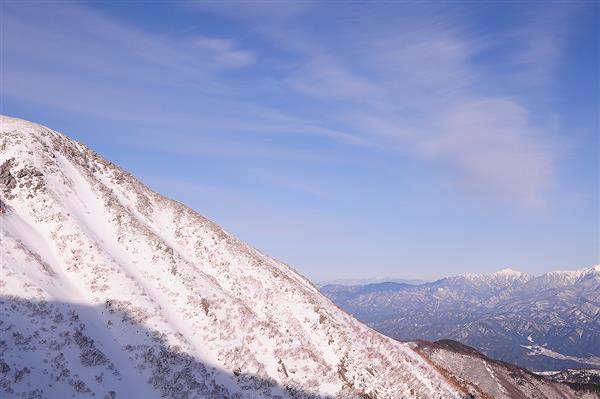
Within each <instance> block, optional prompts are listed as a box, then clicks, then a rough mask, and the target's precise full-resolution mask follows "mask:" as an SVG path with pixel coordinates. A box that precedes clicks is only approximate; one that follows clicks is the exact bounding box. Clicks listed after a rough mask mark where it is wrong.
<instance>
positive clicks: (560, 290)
mask: <svg viewBox="0 0 600 399" xmlns="http://www.w3.org/2000/svg"><path fill="white" fill-rule="evenodd" d="M321 291H322V292H323V293H324V294H325V295H327V296H328V297H329V298H330V299H332V300H333V301H334V302H335V303H337V304H338V305H339V306H340V307H342V308H343V309H344V310H346V311H348V312H349V313H351V314H353V315H354V316H355V317H357V318H358V319H360V320H361V321H363V322H365V323H366V324H368V325H369V326H371V327H373V328H375V329H376V330H378V331H380V332H382V333H383V334H386V335H388V336H390V337H393V338H396V339H399V340H415V339H428V340H434V341H435V340H441V339H453V340H457V341H460V342H463V343H465V344H467V345H471V346H473V347H475V348H477V349H479V350H481V351H482V352H483V353H485V354H486V355H488V356H490V357H493V358H496V359H500V360H503V361H507V362H511V363H516V364H518V365H519V366H522V367H527V368H530V369H532V370H561V369H564V368H582V367H584V368H593V367H599V366H600V269H599V268H598V266H596V267H593V268H590V269H585V270H582V271H579V272H553V273H548V274H546V275H543V276H540V277H532V276H528V275H525V274H522V273H518V272H511V273H508V272H505V273H504V274H502V273H496V274H495V275H490V276H477V275H470V276H460V277H452V278H446V279H442V280H439V281H435V282H433V283H427V284H421V285H413V286H410V285H403V284H395V285H392V284H390V283H387V284H372V285H367V286H352V287H345V286H339V285H338V286H333V285H329V286H324V287H322V288H321Z"/></svg>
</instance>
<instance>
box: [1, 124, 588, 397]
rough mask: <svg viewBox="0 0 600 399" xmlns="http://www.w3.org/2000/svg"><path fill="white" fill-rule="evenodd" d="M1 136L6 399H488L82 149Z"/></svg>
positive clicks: (10, 129)
mask: <svg viewBox="0 0 600 399" xmlns="http://www.w3.org/2000/svg"><path fill="white" fill-rule="evenodd" d="M0 126H1V135H0V200H1V201H2V203H1V204H0V208H2V212H1V213H0V264H1V266H2V273H1V278H0V392H1V394H0V395H1V396H2V397H50V398H56V397H60V398H62V397H92V396H93V397H101V398H109V399H111V398H153V397H173V398H303V397H304V398H315V399H316V398H329V397H336V398H378V399H382V398H463V397H486V396H485V395H480V392H483V391H481V390H480V389H479V388H477V386H476V384H477V381H478V380H477V378H478V376H474V377H473V378H471V377H470V376H468V375H465V376H462V377H461V379H460V382H457V381H458V380H457V379H456V378H455V377H453V376H452V375H451V374H448V372H447V371H444V370H441V369H440V368H439V366H437V365H436V364H435V363H434V362H432V360H431V359H429V358H428V357H427V356H428V355H427V354H425V352H424V351H421V350H415V349H416V348H415V346H414V344H411V343H400V342H397V341H395V340H393V339H390V338H387V337H385V336H383V335H381V334H379V333H377V332H375V331H373V330H371V329H369V328H367V327H366V326H364V325H362V324H361V323H359V322H358V321H356V320H355V319H354V318H352V317H351V316H349V315H348V314H346V313H344V312H343V311H341V310H340V309H339V308H338V307H337V306H335V305H334V304H333V303H332V302H330V301H329V300H328V299H327V298H326V297H324V296H322V295H321V294H320V293H319V292H318V290H317V289H316V288H315V287H314V286H313V285H311V284H310V283H309V282H308V281H307V280H306V279H305V278H303V277H302V276H301V275H299V274H298V273H296V272H295V271H294V270H292V269H291V268H289V267H288V266H286V265H284V264H282V263H280V262H277V261H275V260H273V259H271V258H268V257H267V256H265V255H263V254H261V253H260V252H259V251H257V250H255V249H253V248H251V247H249V246H247V245H245V244H244V243H242V242H240V241H238V240H237V239H236V238H235V237H233V236H231V235H230V234H228V233H227V232H226V231H224V230H222V229H221V228H219V227H218V226H216V225H215V224H213V223H211V222H210V221H208V220H206V219H205V218H203V217H202V216H200V215H198V214H197V213H195V212H194V211H192V210H190V209H189V208H186V207H185V206H183V205H181V204H179V203H177V202H175V201H172V200H169V199H167V198H164V197H162V196H160V195H158V194H156V193H153V192H151V191H150V190H148V189H147V188H146V187H145V186H143V185H142V184H141V183H140V182H138V181H137V180H136V179H135V178H133V177H132V176H131V175H129V174H128V173H126V172H124V171H123V170H121V169H119V168H118V167H116V166H115V165H114V164H112V163H110V162H108V161H106V160H104V159H103V158H101V157H100V156H99V155H98V154H96V153H94V152H93V151H91V150H89V149H87V148H86V147H85V146H83V145H81V144H79V143H77V142H75V141H73V140H70V139H68V138H67V137H65V136H64V135H62V134H60V133H57V132H55V131H52V130H50V129H48V128H45V127H43V126H40V125H36V124H33V123H29V122H26V121H23V120H19V119H14V118H9V117H2V118H1V119H0ZM437 355H438V356H441V358H443V357H444V355H443V353H442V354H441V355H440V354H439V353H438V354H437ZM451 355H452V354H451V352H448V356H451ZM546 383H547V384H549V386H552V385H553V384H554V383H552V382H550V381H546ZM563 391H564V392H565V394H564V395H563V394H562V393H561V395H559V396H557V395H554V394H551V395H548V396H541V397H547V398H555V397H556V398H558V397H592V396H589V395H588V396H586V395H587V394H583V396H582V395H581V394H580V393H578V392H576V391H572V390H570V389H569V388H566V387H562V388H560V392H563ZM549 392H555V390H550V391H549ZM594 397H595V396H594Z"/></svg>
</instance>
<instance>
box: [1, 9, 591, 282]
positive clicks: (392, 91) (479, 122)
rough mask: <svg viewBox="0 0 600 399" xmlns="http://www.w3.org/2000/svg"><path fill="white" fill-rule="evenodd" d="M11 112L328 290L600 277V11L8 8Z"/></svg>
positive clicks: (6, 87) (6, 99)
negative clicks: (559, 274)
mask: <svg viewBox="0 0 600 399" xmlns="http://www.w3.org/2000/svg"><path fill="white" fill-rule="evenodd" d="M1 4H2V5H1V7H2V21H1V22H2V57H1V58H2V74H1V78H2V104H1V107H2V113H4V114H9V115H13V116H18V117H22V118H25V119H29V120H32V121H36V122H39V123H43V124H46V125H48V126H49V127H51V128H53V129H56V130H60V131H62V132H64V133H66V134H68V135H70V136H71V137H74V138H76V139H78V140H80V141H82V142H84V143H85V144H87V145H89V146H91V147H92V148H94V149H95V150H96V151H98V152H99V153H101V154H102V155H104V156H105V157H107V158H108V159H110V160H112V161H114V162H116V163H117V164H119V165H121V166H122V167H124V168H126V169H127V170H129V171H131V172H132V173H134V174H135V175H137V176H138V177H139V178H140V179H142V180H143V181H144V182H145V183H147V184H148V185H149V186H150V187H152V188H153V189H155V190H157V191H159V192H161V193H163V194H165V195H168V196H170V197H173V198H175V199H177V200H179V201H182V202H184V203H186V204H187V205H189V206H191V207H192V208H194V209H196V210H197V211H198V212H200V213H201V214H204V215H205V216H208V217H209V218H211V219H213V220H214V221H216V222H217V223H219V224H220V225H222V226H223V227H225V228H226V229H227V230H229V231H231V232H233V233H234V234H236V235H238V236H239V237H240V238H242V239H243V240H245V241H247V242H249V243H250V244H252V245H253V246H255V247H257V248H259V249H261V250H262V251H263V252H266V253H268V254H269V255H271V256H274V257H276V258H278V259H280V260H282V261H284V262H286V263H289V264H291V265H292V266H294V267H295V268H297V269H298V270H299V271H300V272H301V273H303V274H305V275H306V276H308V277H310V278H313V279H315V280H327V279H335V278H344V277H346V278H357V277H358V278H360V277H373V276H393V277H404V278H435V277H440V276H445V275H453V274H458V273H464V272H491V271H494V270H498V269H501V268H504V267H512V268H515V269H519V270H522V271H526V272H530V273H535V274H538V273H543V272H545V271H549V270H554V269H562V268H567V269H568V268H579V267H586V266H590V265H592V264H594V263H598V262H599V261H600V260H599V257H600V256H599V253H598V251H599V249H598V247H599V223H600V220H599V219H600V214H599V209H598V207H599V197H598V195H599V194H598V189H599V187H598V177H599V176H598V172H599V165H598V149H599V148H598V145H599V143H598V133H599V131H600V126H599V117H598V110H599V109H600V108H599V105H600V80H599V74H598V71H599V70H600V62H599V57H600V55H599V53H600V50H599V48H600V40H599V38H600V27H599V24H598V23H597V21H598V20H600V5H599V4H600V3H598V2H564V3H563V2H497V3H495V2H480V3H479V2H465V3H460V2H454V3H451V2H447V3H446V2H419V3H410V2H360V1H354V2H312V1H304V2H266V1H263V2H258V1H257V2H211V1H204V2H179V3H170V4H163V3H158V2H148V3H144V2H133V1H131V2H90V3H79V2H49V1H48V2H36V3H27V2H2V3H1Z"/></svg>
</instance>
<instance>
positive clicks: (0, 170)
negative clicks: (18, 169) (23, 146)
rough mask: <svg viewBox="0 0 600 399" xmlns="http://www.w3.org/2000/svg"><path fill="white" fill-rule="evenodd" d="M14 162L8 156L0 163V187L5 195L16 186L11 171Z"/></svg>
mask: <svg viewBox="0 0 600 399" xmlns="http://www.w3.org/2000/svg"><path fill="white" fill-rule="evenodd" d="M14 163H15V159H14V158H10V159H7V160H6V161H4V163H2V165H0V187H1V188H2V191H3V192H4V195H6V196H9V195H10V192H11V191H12V189H13V188H15V187H16V186H17V180H16V179H15V177H14V176H13V175H12V173H11V168H12V167H13V165H14Z"/></svg>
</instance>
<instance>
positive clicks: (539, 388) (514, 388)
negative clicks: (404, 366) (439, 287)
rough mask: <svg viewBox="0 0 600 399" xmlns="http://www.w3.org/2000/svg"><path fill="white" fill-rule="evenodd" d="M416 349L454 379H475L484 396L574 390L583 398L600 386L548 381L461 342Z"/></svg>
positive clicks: (515, 398)
mask: <svg viewBox="0 0 600 399" xmlns="http://www.w3.org/2000/svg"><path fill="white" fill-rule="evenodd" d="M413 345H414V348H415V350H417V351H419V352H421V353H423V354H424V355H425V356H426V357H427V358H428V359H430V361H431V362H432V363H433V364H435V365H436V366H437V367H438V368H439V369H440V370H441V371H443V372H447V373H450V372H451V371H452V374H453V378H456V379H457V380H458V381H462V380H463V379H464V378H467V379H473V378H476V379H477V381H478V383H477V389H478V390H479V394H480V395H481V396H482V397H490V398H496V399H527V398H544V397H564V398H568V397H571V396H572V395H573V389H572V388H575V391H576V392H577V393H576V394H575V395H577V394H579V395H580V396H582V397H597V396H598V387H597V386H594V385H591V384H588V385H583V384H572V385H570V386H568V385H567V384H549V383H548V381H547V380H546V379H545V378H543V377H541V376H539V375H536V374H534V373H532V372H530V371H527V370H525V369H522V368H519V367H516V366H513V365H511V364H507V363H503V362H499V361H496V360H493V359H490V358H488V357H486V356H485V355H483V354H481V353H479V352H478V351H476V350H475V349H473V348H470V347H468V346H465V345H463V344H461V343H459V342H456V341H451V340H443V341H439V342H435V343H431V342H426V341H419V342H415V343H413Z"/></svg>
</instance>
